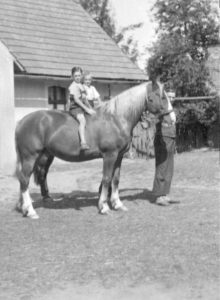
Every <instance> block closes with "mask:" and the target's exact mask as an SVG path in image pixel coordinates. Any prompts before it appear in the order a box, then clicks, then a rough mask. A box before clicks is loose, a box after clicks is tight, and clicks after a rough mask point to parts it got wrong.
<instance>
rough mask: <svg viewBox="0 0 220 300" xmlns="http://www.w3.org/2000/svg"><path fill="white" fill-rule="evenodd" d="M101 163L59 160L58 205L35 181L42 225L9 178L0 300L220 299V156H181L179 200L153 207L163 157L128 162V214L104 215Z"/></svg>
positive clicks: (175, 188)
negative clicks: (20, 206) (23, 208)
mask: <svg viewBox="0 0 220 300" xmlns="http://www.w3.org/2000/svg"><path fill="white" fill-rule="evenodd" d="M101 170H102V161H101V160H96V161H91V162H85V163H80V164H76V163H73V164H67V163H63V162H62V163H61V162H60V161H56V162H55V163H54V164H53V166H52V168H51V170H50V173H49V186H50V191H51V194H52V196H53V197H54V198H55V201H54V202H53V203H47V204H45V203H43V202H42V201H41V198H40V194H39V188H38V187H36V186H35V185H34V184H33V183H32V184H31V194H32V197H33V199H34V205H35V207H36V210H37V212H38V214H39V216H40V219H39V220H29V219H27V218H23V217H22V216H21V214H19V213H18V212H16V211H15V210H14V206H15V202H16V201H17V198H18V183H17V181H16V179H15V178H12V177H5V176H3V175H1V174H0V195H1V198H0V204H1V209H0V300H14V299H15V300H32V299H33V300H52V299H53V300H72V299H74V300H88V299H91V300H95V299H96V300H113V299H114V300H117V299H120V300H125V299H126V300H133V299H135V300H186V299H188V300H196V299H203V300H217V299H218V300H219V299H220V289H219V286H220V265H219V263H220V259H219V257H220V251H219V250H220V247H219V246H220V245H219V242H220V239H219V233H220V218H219V217H220V205H219V200H220V197H219V196H220V185H219V182H220V172H219V152H217V151H206V150H204V151H195V152H190V153H183V154H178V155H176V157H175V176H174V179H173V185H172V197H173V198H174V199H176V200H178V201H180V203H179V204H173V205H171V206H169V207H160V206H157V205H154V204H152V203H151V201H150V200H151V194H150V189H151V188H152V182H153V176H154V160H147V161H146V160H129V159H125V160H124V161H123V165H122V173H121V182H120V191H121V193H120V194H121V199H122V200H123V201H124V203H125V205H126V206H127V207H128V209H129V211H128V212H126V213H125V212H124V213H122V212H114V211H113V212H112V213H111V215H109V216H102V215H100V214H98V210H97V206H96V205H97V199H98V198H97V190H98V187H99V183H100V181H101Z"/></svg>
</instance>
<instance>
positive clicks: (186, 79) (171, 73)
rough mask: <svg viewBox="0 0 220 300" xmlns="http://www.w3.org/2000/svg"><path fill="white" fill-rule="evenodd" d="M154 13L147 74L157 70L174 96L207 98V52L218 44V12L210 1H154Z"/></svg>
mask: <svg viewBox="0 0 220 300" xmlns="http://www.w3.org/2000/svg"><path fill="white" fill-rule="evenodd" d="M154 10H155V18H156V20H157V22H158V39H157V42H156V43H155V44H154V45H153V47H152V49H151V50H152V56H151V58H150V60H149V64H148V72H154V70H153V69H152V66H155V68H157V67H158V66H160V67H161V68H162V69H163V71H164V79H165V80H166V81H168V82H172V84H173V85H174V86H175V88H176V93H177V95H181V96H194V95H206V94H207V93H208V89H207V84H206V83H207V81H208V80H209V75H208V69H207V67H206V60H207V58H208V52H207V48H208V46H209V45H211V44H215V43H218V41H219V24H218V15H217V12H216V11H212V7H211V5H210V1H209V0H157V2H156V3H155V6H154ZM155 70H156V69H155Z"/></svg>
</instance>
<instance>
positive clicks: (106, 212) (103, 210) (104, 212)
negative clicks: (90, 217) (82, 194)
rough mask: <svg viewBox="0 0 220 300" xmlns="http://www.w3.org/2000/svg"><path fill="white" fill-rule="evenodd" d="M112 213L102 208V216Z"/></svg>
mask: <svg viewBox="0 0 220 300" xmlns="http://www.w3.org/2000/svg"><path fill="white" fill-rule="evenodd" d="M110 213H111V212H110V209H109V208H102V209H100V214H101V215H109V214H110Z"/></svg>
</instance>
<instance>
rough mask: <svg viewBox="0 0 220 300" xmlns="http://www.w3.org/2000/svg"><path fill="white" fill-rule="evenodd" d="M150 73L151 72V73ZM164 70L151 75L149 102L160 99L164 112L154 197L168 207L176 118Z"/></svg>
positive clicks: (158, 129)
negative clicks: (167, 91)
mask: <svg viewBox="0 0 220 300" xmlns="http://www.w3.org/2000/svg"><path fill="white" fill-rule="evenodd" d="M149 73H150V72H149ZM161 74H162V70H161V69H160V68H158V69H157V70H155V69H154V70H153V72H152V73H150V74H149V76H150V79H151V82H150V83H149V84H148V88H147V93H148V100H150V99H152V100H153V98H155V97H160V100H161V105H162V110H161V114H160V116H159V120H158V123H157V124H156V134H155V139H154V148H155V176H154V183H153V190H152V192H153V195H154V196H155V203H156V204H158V205H162V206H167V205H169V204H170V203H172V202H176V201H173V200H172V199H171V198H170V197H169V193H170V187H171V181H172V178H173V172H174V153H175V138H176V126H175V123H176V116H175V113H174V111H173V107H172V104H171V101H170V100H171V98H172V100H173V99H174V96H175V95H174V93H172V94H170V96H171V98H170V97H169V96H168V94H167V93H166V92H165V90H164V85H163V83H162V82H161Z"/></svg>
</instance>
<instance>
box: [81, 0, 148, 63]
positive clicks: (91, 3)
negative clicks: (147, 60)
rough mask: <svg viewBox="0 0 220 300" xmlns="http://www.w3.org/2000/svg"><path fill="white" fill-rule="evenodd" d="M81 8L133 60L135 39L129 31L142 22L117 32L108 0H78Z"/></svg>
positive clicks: (134, 58)
mask: <svg viewBox="0 0 220 300" xmlns="http://www.w3.org/2000/svg"><path fill="white" fill-rule="evenodd" d="M80 3H81V5H82V6H83V8H84V9H85V10H86V11H87V12H88V13H89V14H90V15H91V16H92V18H93V19H94V20H95V21H96V22H97V23H98V24H99V25H100V26H101V27H102V28H103V29H104V31H105V32H106V33H107V34H108V35H109V36H110V37H111V38H112V39H113V40H114V41H115V42H116V43H117V44H118V46H119V47H120V48H121V50H122V52H123V53H125V54H126V55H127V56H129V58H130V59H131V60H132V61H133V62H135V61H136V60H137V57H138V51H137V41H135V40H134V39H133V37H132V35H130V34H129V33H130V32H132V33H133V32H134V30H136V29H138V28H140V27H141V26H142V23H137V24H132V25H130V26H127V27H124V28H122V29H121V30H120V32H117V30H116V26H115V20H114V17H113V13H112V11H111V6H110V2H109V0H80Z"/></svg>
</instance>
